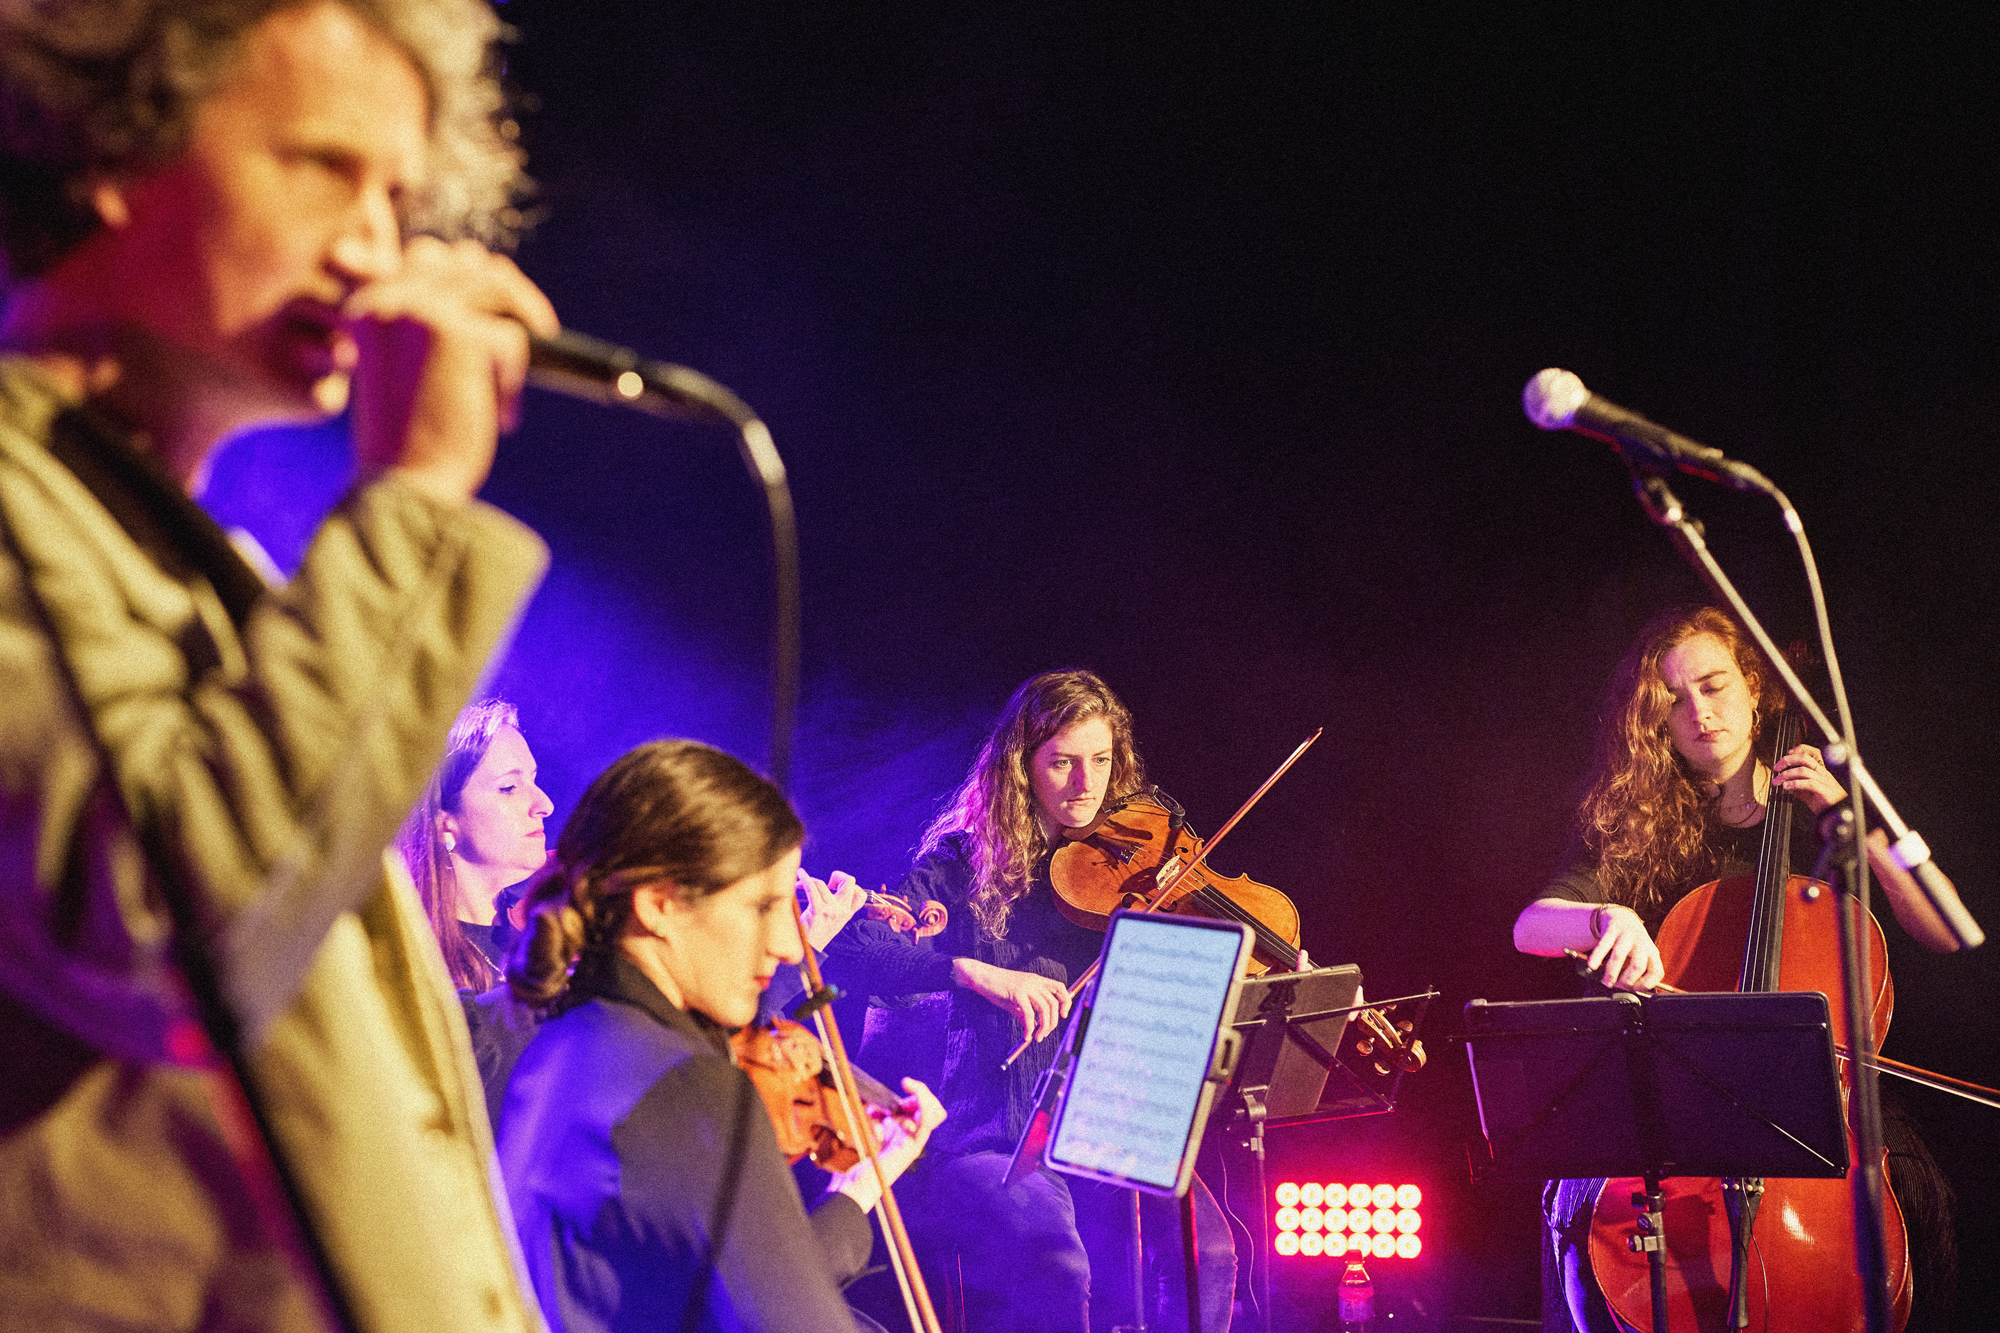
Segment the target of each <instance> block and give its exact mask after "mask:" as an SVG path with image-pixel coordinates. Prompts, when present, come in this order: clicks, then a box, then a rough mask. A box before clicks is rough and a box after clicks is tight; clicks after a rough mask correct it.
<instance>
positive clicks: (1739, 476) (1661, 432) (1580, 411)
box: [1521, 368, 1778, 496]
mask: <svg viewBox="0 0 2000 1333" xmlns="http://www.w3.org/2000/svg"><path fill="white" fill-rule="evenodd" d="M1521 409H1522V410H1523V411H1524V412H1526V413H1527V414H1528V420H1530V421H1532V422H1534V423H1535V424H1536V425H1537V426H1540V427H1541V428H1542V429H1543V430H1573V431H1576V432H1577V433H1579V434H1582V435H1588V436H1590V437H1592V438H1593V439H1599V440H1603V441H1604V442H1605V443H1606V444H1609V445H1614V446H1616V447H1618V448H1620V449H1626V450H1634V449H1635V450H1637V451H1639V452H1640V453H1642V454H1644V455H1645V456H1646V457H1648V458H1650V459H1651V460H1653V462H1655V463H1657V464H1659V465H1661V466H1664V467H1671V468H1677V469H1679V470H1680V471H1682V472H1686V473H1689V474H1690V475H1692V476H1696V477H1702V478H1705V479H1706V480H1709V481H1719V482H1721V483H1722V484H1723V485H1724V486H1732V487H1734V488H1735V489H1737V490H1739V491H1756V492H1758V493H1760V494H1763V495H1770V496H1776V495H1777V493H1778V488H1777V487H1775V486H1773V485H1772V484H1771V482H1770V479H1769V478H1767V477H1765V475H1764V474H1763V473H1761V472H1759V471H1758V470H1757V469H1756V468H1754V467H1751V466H1750V465H1749V464H1748V463H1739V462H1737V461H1736V460H1735V459H1733V458H1730V457H1727V456H1726V455H1725V454H1724V453H1723V452H1722V451H1721V450H1720V449H1711V448H1709V447H1708V446H1707V445H1705V444H1697V443H1696V442H1695V441H1693V440H1690V439H1688V438H1687V437H1686V436H1685V435H1679V434H1676V433H1675V432H1673V431H1670V430H1668V429H1667V428H1666V427H1665V426H1660V425H1656V424H1654V423H1653V422H1651V421H1648V420H1646V418H1644V417H1642V416H1640V415H1639V414H1638V413H1637V412H1634V411H1632V410H1630V409H1629V408H1623V407H1620V406H1618V404H1616V403H1614V402H1612V401H1610V400H1609V399H1607V398H1600V397H1599V396H1597V395H1596V394H1594V393H1592V392H1591V391H1590V390H1588V389H1586V388H1584V387H1583V381H1582V380H1580V379H1578V378H1577V377H1576V376H1575V375H1573V374H1571V373H1570V372H1569V371H1567V370H1556V369H1553V368H1551V369H1549V370H1544V371H1542V372H1541V373H1540V374H1538V375H1536V376H1535V377H1534V378H1533V379H1531V380H1529V381H1528V384H1527V387H1526V388H1524V389H1522V390H1521Z"/></svg>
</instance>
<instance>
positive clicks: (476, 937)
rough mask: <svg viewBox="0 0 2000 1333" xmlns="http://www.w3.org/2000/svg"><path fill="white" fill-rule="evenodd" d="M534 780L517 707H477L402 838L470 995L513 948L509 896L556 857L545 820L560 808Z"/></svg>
mask: <svg viewBox="0 0 2000 1333" xmlns="http://www.w3.org/2000/svg"><path fill="white" fill-rule="evenodd" d="M535 777H536V768H535V756H534V753H533V751H531V750H529V749H528V739H527V737H525V736H523V735H522V734H521V719H520V715H519V714H518V713H516V712H515V710H514V705H512V704H510V703H507V702H505V701H504V700H500V699H482V700H480V701H479V702H477V703H474V704H468V705H467V706H466V707H465V709H464V710H463V711H462V712H460V713H459V715H458V718H457V720H456V721H454V722H453V723H452V724H451V734H450V735H449V737H448V738H447V739H446V741H445V751H444V758H443V759H441V760H439V761H438V766H437V771H436V772H435V773H433V774H432V775H431V780H430V782H429V783H428V784H427V785H426V786H425V787H424V795H423V799H422V800H420V801H418V802H417V806H416V808H415V809H414V810H412V811H411V812H410V815H409V818H407V819H405V820H404V821H403V828H402V831H401V832H399V833H398V834H397V835H396V845H397V848H398V849H399V850H400V851H401V852H402V854H403V861H404V863H405V864H406V865H408V866H409V868H410V877H411V878H412V879H414V880H415V881H416V884H417V894H418V896H419V897H420V898H422V900H423V904H424V913H425V915H426V916H428V917H429V918H430V923H431V931H432V933H434V934H435V935H436V936H437V939H438V948H439V949H440V950H442V951H443V953H444V962H445V968H446V970H447V971H449V972H450V973H451V980H452V984H453V985H455V986H457V987H458V988H459V989H460V990H461V991H464V992H467V993H468V994H473V995H476V994H478V993H479V992H481V991H483V990H485V989H487V988H488V987H489V986H492V985H494V984H495V983H496V982H498V981H499V980H500V969H501V967H502V965H503V964H504V963H505V961H506V958H507V951H508V949H509V948H511V947H512V946H513V942H514V925H513V923H512V922H511V921H510V920H509V919H508V915H507V913H508V909H509V908H510V907H511V906H512V905H513V903H514V901H515V899H514V896H513V895H512V894H511V893H509V892H508V891H509V890H511V889H512V888H513V887H514V886H515V885H517V884H520V883H521V882H522V881H523V880H526V879H527V878H528V877H529V876H530V875H533V874H534V873H535V872H536V871H537V870H540V869H541V868H542V865H543V863H545V862H546V861H547V860H548V843H547V841H546V840H545V839H544V835H543V832H542V821H544V820H545V819H547V818H548V817H549V816H550V815H551V814H553V813H554V812H555V803H554V802H552V801H551V800H549V798H548V794H547V793H546V792H544V791H543V790H542V789H541V788H540V787H539V786H537V785H536V783H535Z"/></svg>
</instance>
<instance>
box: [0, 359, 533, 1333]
mask: <svg viewBox="0 0 2000 1333" xmlns="http://www.w3.org/2000/svg"><path fill="white" fill-rule="evenodd" d="M65 407H66V405H65V404H64V403H62V402H61V401H60V400H59V399H58V397H57V395H56V394H55V392H54V391H53V390H52V389H51V387H50V386H49V385H48V383H47V382H46V381H45V380H43V379H42V378H41V377H40V376H39V375H38V374H37V373H36V372H35V371H34V369H33V368H32V366H30V365H29V364H27V363H25V362H22V361H19V360H0V538H4V540H0V1329H4V1330H14V1329H23V1330H26V1329H33V1330H36V1331H37V1333H46V1331H50V1330H63V1329H72V1328H77V1329H81V1328H90V1329H112V1328H117V1329H197V1328H229V1329H311V1328H318V1327H321V1326H323V1322H324V1321H323V1319H322V1312H321V1309H320V1307H319V1306H318V1304H317V1303H316V1298H315V1296H314V1295H313V1291H314V1288H313V1286H312V1285H311V1284H310V1282H308V1281H305V1280H302V1279H301V1277H300V1275H299V1267H298V1263H297V1260H296V1258H295V1255H296V1253H297V1250H296V1246H295V1244H293V1243H292V1242H290V1241H288V1240H287V1239H286V1238H285V1237H284V1235H283V1223H282V1219H283V1217H284V1211H283V1208H282V1206H281V1205H279V1204H277V1203H276V1200H275V1198H274V1194H273V1190H272V1189H271V1181H270V1179H269V1177H268V1174H267V1172H265V1171H263V1170H260V1167H259V1158H258V1154H257V1152H256V1151H255V1148H254V1143H253V1142H252V1137H253V1136H252V1134H251V1133H250V1132H249V1131H246V1129H245V1128H244V1121H243V1119H242V1117H241V1115H240V1114H239V1113H238V1108H239V1107H240V1101H239V1099H238V1098H237V1096H236V1095H235V1084H234V1083H233V1081H231V1080H230V1078H229V1076H228V1075H227V1074H226V1073H224V1072H220V1071H219V1069H218V1067H217V1065H216V1063H215V1061H214V1060H213V1058H212V1057H210V1056H207V1055H205V1053H204V1043H203V1041H202V1039H201V1038H200V1036H199V1028H198V1027H197V1026H196V1025H195V1024H194V1023H193V1022H192V1019H191V1013H192V1010H191V1006H190V1004H189V1002H188V999H187V996H186V987H185V984H184V983H183V982H182V981H181V979H180V976H179V973H178V972H177V970H176V969H175V967H174V966H173V963H172V960H171V957H170V955H169V951H168V950H169V942H170V935H171V932H170V929H169V926H168V919H167V914H166V910H165V907H164V905H163V903H162V900H161V898H160V893H159V886H158V884H157V883H156V882H155V881H154V877H153V875H152V874H151V872H150V871H149V869H148V865H147V861H146V859H145V857H144V855H143V854H142V852H141V850H140V846H139V841H138V838H137V837H136V835H135V831H134V825H133V823H132V819H131V818H128V813H127V812H128V811H129V812H132V816H133V817H136V818H138V819H142V820H148V821H152V822H153V824H154V825H155V826H156V827H157V829H158V830H159V833H160V835H161V837H162V838H163V839H164V842H165V844H166V845H167V846H168V847H169V848H171V851H172V855H173V857H174V859H175V860H176V861H177V862H178V864H179V866H180V870H181V876H182V878H183V879H184V880H185V881H186V882H187V883H189V884H190V885H191V886H192V887H193V890H194V894H195V897H196V898H197V900H198V904H199V908H200V911H201V912H202V913H203V914H204V915H205V916H206V918H207V922H208V926H209V937H210V940H211V944H212V947H213V949H214V951H215V953H216V955H217V957H218V959H219V961H220V964H221V969H222V973H223V977H224V982H225V989H226V992H227V994H228V998H229V1000H230V1004H231V1008H232V1010H233V1011H234V1012H235V1013H236V1014H237V1015H238V1016H239V1018H240V1020H241V1021H242V1023H243V1025H244V1027H245V1030H246V1032H247V1033H248V1038H249V1039H248V1047H249V1049H250V1051H251V1052H252V1055H251V1064H252V1068H253V1070H254V1076H255V1079H256V1081H257V1082H258V1083H260V1084H261V1086H262V1088H263V1092H264V1095H265V1097H266V1100H267V1102H268V1104H269V1106H270V1108H271V1110H272V1113H273V1117H274V1120H275V1124H276V1129H277V1133H278V1136H279V1138H280V1139H281V1140H282V1142H283V1144H284V1146H285V1148H286V1149H287V1152H288V1154H289V1156H290V1158H291V1160H292V1161H293V1163H294V1164H295V1167H296V1169H297V1171H298V1174H299V1176H300V1178H301V1181H302V1186H303V1192H304V1194H305V1196H306V1198H307V1200H308V1203H309V1207H310V1211H311V1213H312V1216H313V1221H314V1223H315V1225H316V1227H317V1229H318V1232H319V1234H320V1236H321V1237H322V1239H323V1241H324V1243H325V1245H326V1247H327V1249H328V1250H329V1251H330V1253H331V1255H332V1258H333V1263H334V1266H335V1268H336V1269H337V1271H338V1273H339V1275H340V1279H341V1283H342V1285H343V1287H344V1288H345V1292H346V1296H347V1299H348V1301H349V1302H350V1305H351V1308H352V1310H353V1312H354V1314H355V1316H356V1318H357V1321H358V1323H359V1325H360V1326H361V1327H362V1328H363V1329H367V1330H384V1331H385V1333H386V1331H387V1330H405V1329H407V1330H411V1333H415V1331H416V1330H424V1331H425V1333H433V1331H434V1330H444V1329H450V1330H460V1331H467V1330H470V1331H481V1330H495V1331H499V1330H506V1331H508V1333H512V1331H513V1330H525V1329H535V1328H539V1327H540V1326H541V1320H540V1317H539V1315H538V1314H537V1313H536V1312H535V1311H534V1309H533V1308H532V1304H531V1303H529V1302H526V1301H524V1299H523V1297H522V1294H521V1288H520V1285H519V1283H518V1281H517V1273H518V1266H517V1265H516V1264H515V1262H514V1261H513V1257H512V1256H513V1253H514V1251H513V1249H512V1237H511V1230H512V1229H511V1226H510V1225H509V1224H508V1223H507V1221H506V1219H505V1218H504V1216H503V1215H502V1212H501V1205H499V1204H496V1202H495V1193H494V1190H493V1181H492V1178H491V1162H492V1145H491V1142H490V1137H489V1135H490V1131H489V1129H488V1122H487V1118H486V1115H485V1112H484V1108H483V1104H482V1101H481V1095H480V1092H479V1083H478V1079H477V1076H476V1074H475V1073H474V1071H473V1067H472V1062H471V1055H470V1051H469V1048H468V1043H467V1039H466V1035H465V1028H464V1021H463V1018H462V1017H461V1015H460V1011H459V1007H458V1003H457V1001H456V998H455V996H454V994H453V992H452V990H451V987H450V984H449V982H448V980H447V978H446V976H445V972H444V968H443V964H442V961H441V960H440V958H439V956H438V952H437V947H436V944H435V942H434V941H433V940H432V939H431V937H430V934H429V931H428V929H427V927H426V924H425V921H424V918H423V914H422V912H421V909H420V907H419V905H418V903H417V901H416V898H415V895H414V892H413V891H412V889H411V887H410V885H409V882H408V879H407V876H398V875H397V874H396V873H395V871H396V869H397V867H396V865H395V863H394V862H393V860H385V857H384V855H383V848H384V847H385V846H386V845H387V843H388V842H389V839H390V837H391V835H392V833H393V832H394V830H395V828H396V826H397V823H398V822H399V821H400V820H401V818H402V817H403V815H404V813H405V812H406V811H407V810H408V808H409V807H410V805H411V804H412V803H413V801H414V799H415V797H416V795H417V793H418V791H419V789H420V787H421V786H422V784H423V782H424V781H425V779H426V777H427V776H428V774H429V772H430V770H431V768H432V767H433V765H435V764H436V762H437V760H438V758H439V757H440V755H441V753H442V751H443V747H444V737H445V732H446V729H447V728H448V727H449V725H450V723H451V721H452V718H453V716H454V715H455V714H456V713H457V711H458V709H459V708H460V707H461V706H462V705H463V704H464V703H465V701H466V699H467V698H468V696H469V695H470V694H471V692H472V690H473V689H474V688H475V686H476V685H477V683H478V680H479V677H480V675H481V673H482V671H483V670H484V668H485V665H486V662H487V659H488V657H489V656H490V655H491V654H492V653H493V652H494V651H495V649H496V646H497V645H499V643H500V642H501V640H502V639H503V638H504V637H505V635H506V634H507V633H508V632H509V630H510V629H511V627H512V626H513V624H514V623H515V620H516V618H517V616H518V615H519V612H520V610H521V607H522V606H523V604H524V602H525V600H526V598H527V596H528V594H529V593H530V592H531V591H532V590H533V588H534V585H535V583H536V582H537V580H538V579H539V578H540V575H541V572H542V570H543V569H544V567H545V564H546V559H547V557H546V550H545V548H544V547H543V545H542V543H541V542H540V540H539V539H538V538H536V537H535V536H534V534H533V533H531V532H529V531H528V530H527V529H526V528H524V527H522V526H521V525H520V524H518V523H516V522H515V521H514V520H512V519H510V518H508V517H507V516H506V515H504V514H501V513H500V512H498V511H497V510H494V509H491V508H489V507H487V506H484V505H480V504H477V503H474V504H468V505H462V506H450V505H444V504H440V503H437V502H435V501H432V500H430V499H428V498H427V497H424V496H422V495H419V494H417V493H416V492H415V491H413V490H411V489H409V488H407V487H403V486H399V485H397V484H395V483H393V482H378V483H375V484H372V485H369V486H366V487H363V488H361V489H359V490H358V491H357V492H355V493H354V494H353V495H352V496H350V497H349V498H348V500H347V501H346V502H345V503H344V504H343V505H342V506H341V507H340V508H339V509H338V510H337V511H336V512H335V513H334V514H333V515H332V517H330V518H329V519H328V520H327V522H326V524H325V526H324V527H323V528H322V529H321V530H320V532H319V533H318V535H317V537H316V538H315V540H314V542H313V545H312V547H311V549H310V551H309V552H308V554H307V556H306V558H305V561H304V563H303V565H302V567H301V569H300V571H299V573H298V576H297V577H296V578H295V579H294V580H293V582H292V583H291V584H290V585H289V586H288V587H286V588H284V589H282V590H276V591H272V592H269V593H268V594H264V595H259V596H256V597H255V599H254V601H253V602H252V603H251V604H250V605H249V607H248V610H247V613H243V614H239V616H238V618H237V619H232V617H231V614H230V612H229V611H228V610H227V609H226V607H225V602H224V599H223V598H221V597H219V596H218V594H217V590H216V587H215V585H214V584H212V583H211V582H210V580H209V578H208V577H206V576H204V575H202V574H199V573H195V572H192V571H191V570H190V569H189V568H188V567H187V566H185V565H184V564H182V563H181V562H179V561H177V560H176V559H175V558H174V557H173V555H172V554H171V552H170V550H168V549H167V548H170V547H171V545H172V543H171V541H168V542H164V543H163V542H162V541H161V540H160V539H159V537H158V535H157V534H156V533H155V534H151V535H149V533H148V530H147V526H146V524H145V522H143V521H140V522H138V523H137V524H136V526H135V523H134V520H133V519H132V518H131V517H130V515H129V512H128V510H129V508H130V506H129V505H115V507H117V508H118V509H119V513H120V515H121V516H123V517H124V519H125V521H124V522H121V521H120V517H114V514H113V512H112V510H111V509H108V508H107V507H106V504H105V503H103V502H100V500H99V498H98V496H97V494H96V493H94V492H93V490H92V489H91V488H90V487H87V486H86V485H85V484H84V483H83V482H82V481H80V480H79V477H78V474H77V473H76V472H75V471H72V470H71V469H70V468H69V467H66V466H64V464H63V463H62V462H59V461H58V460H57V458H56V456H54V455H53V454H52V453H51V452H50V442H51V440H52V439H53V438H56V436H57V434H58V432H60V431H62V430H65V429H66V426H65V425H63V424H59V423H68V422H71V421H73V420H74V418H72V417H68V416H63V417H60V418H59V414H61V413H64V411H65ZM63 438H70V437H69V436H66V435H65V436H63ZM98 438H100V439H101V438H103V437H102V433H101V432H100V434H99V436H98ZM98 490H99V491H102V490H103V487H102V486H99V487H98ZM135 531H136V532H138V533H139V535H140V539H139V540H135V537H134V535H133V533H134V532H135ZM241 611H242V608H241V607H239V612H241ZM239 620H240V623H238V622H239ZM106 758H108V761H109V766H108V770H107V766H106V763H105V759H106Z"/></svg>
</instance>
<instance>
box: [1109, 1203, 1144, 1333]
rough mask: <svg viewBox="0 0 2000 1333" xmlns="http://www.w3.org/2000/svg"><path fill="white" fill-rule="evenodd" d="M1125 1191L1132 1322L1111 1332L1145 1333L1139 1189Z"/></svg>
mask: <svg viewBox="0 0 2000 1333" xmlns="http://www.w3.org/2000/svg"><path fill="white" fill-rule="evenodd" d="M1125 1192H1126V1193H1127V1194H1129V1195H1131V1196H1132V1322H1131V1323H1129V1324H1119V1325H1118V1326H1117V1327H1115V1328H1113V1329H1112V1330H1111V1333H1146V1232H1145V1226H1144V1224H1143V1223H1142V1222H1141V1221H1140V1220H1139V1191H1137V1190H1127V1191H1125Z"/></svg>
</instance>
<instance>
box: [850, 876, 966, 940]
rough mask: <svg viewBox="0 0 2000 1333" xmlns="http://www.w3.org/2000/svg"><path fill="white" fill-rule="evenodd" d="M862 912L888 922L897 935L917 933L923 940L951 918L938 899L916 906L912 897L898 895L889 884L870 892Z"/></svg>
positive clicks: (877, 919)
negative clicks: (892, 891) (879, 889)
mask: <svg viewBox="0 0 2000 1333" xmlns="http://www.w3.org/2000/svg"><path fill="white" fill-rule="evenodd" d="M861 915H863V916H865V917H870V918H872V919H873V920H876V921H881V922H884V923H886V924H887V925H888V927H889V929H891V930H893V931H895V932H896V933H897V934H898V935H914V936H916V937H917V938H918V939H920V940H921V939H927V938H929V937H930V936H932V935H935V934H937V933H938V932H939V931H941V930H943V929H944V925H945V922H946V921H947V920H948V919H949V918H950V913H949V912H947V911H946V910H945V905H944V904H943V903H941V902H938V901H937V900H936V899H934V898H933V899H930V900H928V901H926V902H924V903H921V904H919V905H917V906H914V907H913V906H911V905H910V901H909V899H907V898H899V897H897V896H896V895H895V894H893V893H891V892H889V890H888V888H887V887H886V886H884V887H883V888H882V889H881V891H879V892H876V893H871V894H869V895H868V897H867V898H866V900H864V901H863V903H862V905H861Z"/></svg>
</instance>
